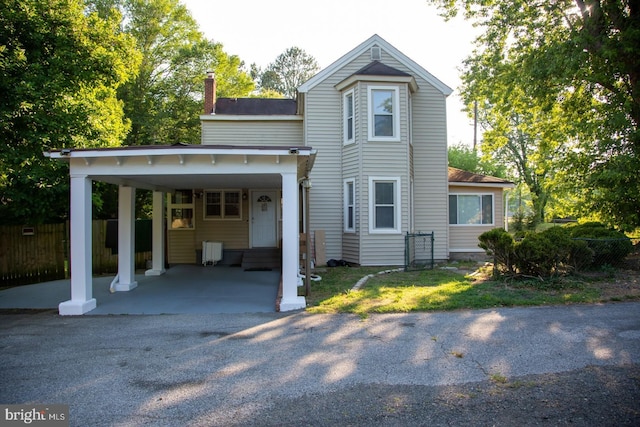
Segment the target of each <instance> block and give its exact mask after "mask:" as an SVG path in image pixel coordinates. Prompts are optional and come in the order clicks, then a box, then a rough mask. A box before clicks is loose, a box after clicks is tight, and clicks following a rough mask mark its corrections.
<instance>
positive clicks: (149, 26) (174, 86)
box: [103, 0, 253, 145]
mask: <svg viewBox="0 0 640 427" xmlns="http://www.w3.org/2000/svg"><path fill="white" fill-rule="evenodd" d="M103 1H104V0H103ZM107 1H108V0H107ZM113 4H114V5H115V6H120V7H121V8H122V11H123V15H124V19H123V21H122V23H123V24H122V25H123V29H124V31H125V32H127V33H128V34H131V35H132V36H134V37H135V40H136V41H137V43H136V44H137V48H138V50H139V51H140V52H141V53H142V57H143V60H142V62H141V64H140V68H139V72H138V75H137V78H136V79H135V80H133V81H131V82H130V83H128V84H127V85H125V86H123V87H122V88H121V90H120V92H119V94H120V97H121V99H122V100H123V101H124V103H125V111H126V114H127V117H129V118H130V119H131V122H132V128H131V132H130V133H129V135H128V136H127V142H126V143H127V144H128V145H147V144H168V143H176V142H184V143H190V144H197V143H199V141H200V126H199V116H200V114H201V112H202V102H201V99H202V93H203V79H204V75H205V72H206V71H214V72H215V73H216V80H217V93H218V95H219V96H246V95H248V94H249V93H250V92H251V91H252V90H253V81H252V80H251V78H250V76H249V75H248V74H247V73H245V72H244V71H242V67H243V63H242V61H241V60H240V59H239V58H238V57H237V56H230V55H227V54H226V53H225V52H224V51H223V46H222V45H221V44H219V43H214V42H213V41H209V40H206V39H205V38H204V35H203V34H202V32H200V30H199V29H198V26H197V23H196V21H195V20H194V19H193V17H192V16H191V14H190V13H189V11H188V9H187V8H186V7H185V6H184V5H183V4H181V3H180V2H179V1H178V0H114V3H113ZM103 9H104V8H103Z"/></svg>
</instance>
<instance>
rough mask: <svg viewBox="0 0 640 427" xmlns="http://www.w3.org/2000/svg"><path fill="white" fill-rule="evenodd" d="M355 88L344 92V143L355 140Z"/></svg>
mask: <svg viewBox="0 0 640 427" xmlns="http://www.w3.org/2000/svg"><path fill="white" fill-rule="evenodd" d="M353 93H354V92H353V90H350V91H349V92H347V93H345V94H344V107H343V108H344V143H345V144H351V143H352V142H354V140H355V133H356V132H355V120H354V110H355V107H354V105H355V104H354V98H353Z"/></svg>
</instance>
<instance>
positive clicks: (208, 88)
mask: <svg viewBox="0 0 640 427" xmlns="http://www.w3.org/2000/svg"><path fill="white" fill-rule="evenodd" d="M215 112H216V75H215V73H214V72H213V71H207V78H206V79H204V114H215Z"/></svg>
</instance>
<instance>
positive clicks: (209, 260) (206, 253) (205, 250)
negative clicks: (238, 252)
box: [202, 240, 222, 265]
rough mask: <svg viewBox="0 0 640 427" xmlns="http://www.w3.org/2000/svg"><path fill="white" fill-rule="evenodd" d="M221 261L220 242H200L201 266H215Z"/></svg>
mask: <svg viewBox="0 0 640 427" xmlns="http://www.w3.org/2000/svg"><path fill="white" fill-rule="evenodd" d="M221 259H222V242H209V241H208V240H205V241H203V242H202V265H207V264H213V265H216V263H217V262H218V261H220V260H221Z"/></svg>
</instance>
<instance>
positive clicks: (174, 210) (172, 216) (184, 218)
mask: <svg viewBox="0 0 640 427" xmlns="http://www.w3.org/2000/svg"><path fill="white" fill-rule="evenodd" d="M193 208H194V206H193V191H192V190H176V192H175V193H173V194H172V195H171V198H170V200H169V204H168V206H167V210H168V216H169V229H171V230H193V229H194V227H195V223H194V221H193Z"/></svg>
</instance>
